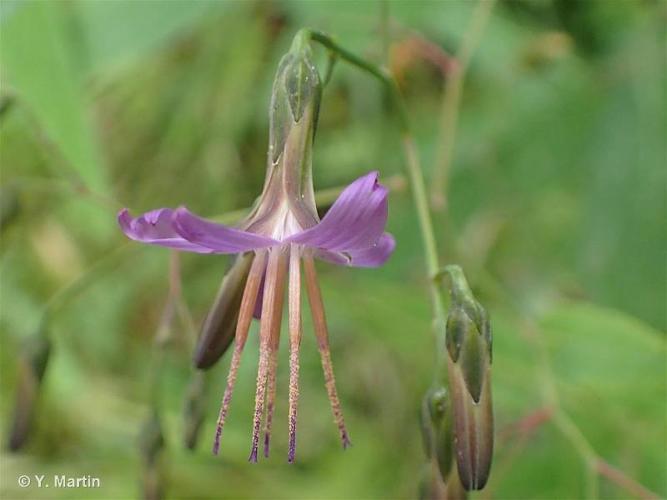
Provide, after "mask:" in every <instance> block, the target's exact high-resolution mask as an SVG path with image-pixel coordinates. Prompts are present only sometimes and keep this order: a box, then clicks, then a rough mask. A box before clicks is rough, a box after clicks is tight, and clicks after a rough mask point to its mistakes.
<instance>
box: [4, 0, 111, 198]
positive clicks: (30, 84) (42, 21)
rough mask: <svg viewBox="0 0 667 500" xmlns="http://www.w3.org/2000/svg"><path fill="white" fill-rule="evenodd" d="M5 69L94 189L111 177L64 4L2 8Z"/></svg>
mask: <svg viewBox="0 0 667 500" xmlns="http://www.w3.org/2000/svg"><path fill="white" fill-rule="evenodd" d="M2 31H3V33H2V43H1V44H0V57H1V59H0V60H1V63H2V69H3V73H4V72H5V71H6V72H7V78H8V81H9V83H10V84H11V85H12V87H13V89H14V90H15V91H16V93H17V94H18V95H19V97H20V99H21V101H22V102H23V103H24V104H25V105H26V106H27V107H28V108H29V109H30V110H31V111H32V113H33V114H34V116H35V117H36V118H37V120H38V122H39V124H40V125H41V126H42V127H43V129H44V131H45V132H46V134H47V136H48V137H49V139H50V140H51V141H52V142H53V143H54V144H55V145H56V146H57V148H58V149H59V151H60V152H61V153H62V156H63V158H64V159H65V161H66V162H67V165H68V167H71V168H72V169H73V170H74V171H75V172H76V174H77V176H78V177H79V178H80V179H81V181H82V182H83V183H84V184H85V185H86V186H87V187H88V188H90V189H92V190H94V191H96V192H105V191H106V190H107V188H108V180H107V176H106V173H105V171H104V168H103V164H102V161H101V158H100V154H99V151H98V148H97V145H96V142H95V137H94V133H93V129H92V127H91V125H90V121H89V117H88V116H87V113H86V104H87V103H86V101H85V98H84V93H83V87H82V81H81V75H80V74H79V73H78V72H77V71H76V62H75V58H74V55H73V53H72V51H71V48H70V46H69V45H68V43H67V40H66V18H65V11H64V4H60V3H55V2H25V3H22V4H18V6H17V5H16V4H13V3H10V4H9V5H8V6H6V7H5V11H4V12H3V25H2Z"/></svg>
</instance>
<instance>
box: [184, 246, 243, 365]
mask: <svg viewBox="0 0 667 500" xmlns="http://www.w3.org/2000/svg"><path fill="white" fill-rule="evenodd" d="M252 259H253V254H252V253H247V254H244V255H239V256H238V257H237V258H236V260H235V261H234V263H233V264H232V266H231V267H230V268H229V270H228V271H227V273H226V274H225V277H224V278H223V280H222V284H221V285H220V290H219V291H218V295H217V296H216V297H215V301H214V302H213V306H212V307H211V309H210V311H209V313H208V315H207V316H206V319H205V320H204V324H203V325H202V329H201V333H200V334H199V340H198V341H197V346H196V347H195V353H194V356H193V361H194V365H195V366H196V367H197V368H199V369H201V370H205V369H207V368H210V367H211V366H213V365H214V364H215V363H216V362H217V361H218V360H219V359H220V357H221V356H222V355H223V354H224V353H225V351H227V349H228V348H229V346H230V344H231V343H232V341H233V340H234V335H235V333H236V323H237V322H238V318H239V308H240V307H241V298H242V297H243V289H244V288H245V283H246V280H247V278H248V273H249V272H250V265H251V264H252Z"/></svg>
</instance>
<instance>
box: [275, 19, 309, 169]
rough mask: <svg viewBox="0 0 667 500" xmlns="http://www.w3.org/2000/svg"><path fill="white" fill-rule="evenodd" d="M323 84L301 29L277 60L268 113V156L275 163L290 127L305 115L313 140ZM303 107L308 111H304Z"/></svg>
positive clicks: (306, 37)
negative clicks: (286, 50) (286, 51)
mask: <svg viewBox="0 0 667 500" xmlns="http://www.w3.org/2000/svg"><path fill="white" fill-rule="evenodd" d="M321 96H322V85H321V83H320V77H319V74H318V72H317V69H316V68H315V65H314V64H313V61H312V53H311V49H310V44H309V39H308V34H307V32H305V31H300V32H299V33H297V35H296V36H295V37H294V41H293V42H292V47H291V48H290V51H289V52H288V53H287V54H285V55H284V56H283V58H282V59H281V60H280V63H279V64H278V71H277V72H276V77H275V79H274V82H273V90H272V92H271V111H270V113H269V121H270V126H269V156H270V159H271V161H272V163H274V164H275V163H277V162H278V159H279V158H280V156H281V155H282V154H283V151H284V149H285V144H286V143H287V138H288V136H289V132H290V130H291V128H292V127H293V126H294V125H295V124H297V123H299V122H301V120H302V118H304V114H306V119H307V121H309V122H310V123H309V124H307V127H306V128H308V126H309V125H310V124H311V123H312V125H313V126H312V130H311V137H310V141H311V142H312V140H313V137H314V136H315V127H316V124H317V117H318V114H319V107H320V98H321ZM306 111H310V112H309V113H306Z"/></svg>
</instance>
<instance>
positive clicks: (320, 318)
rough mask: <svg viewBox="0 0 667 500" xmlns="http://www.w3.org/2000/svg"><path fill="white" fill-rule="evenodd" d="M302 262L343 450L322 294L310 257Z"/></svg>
mask: <svg viewBox="0 0 667 500" xmlns="http://www.w3.org/2000/svg"><path fill="white" fill-rule="evenodd" d="M303 261H304V262H303V267H304V270H305V272H306V289H307V290H308V301H309V302H310V310H311V312H312V315H313V326H314V328H315V335H316V337H317V345H318V348H319V351H320V358H321V360H322V370H323V371H324V384H325V386H326V388H327V394H328V395H329V401H330V402H331V410H332V411H333V415H334V420H335V422H336V425H337V426H338V432H339V433H340V439H341V442H342V443H343V448H347V447H348V446H349V445H350V444H351V443H350V438H349V435H348V433H347V430H346V429H345V421H344V420H343V412H342V410H341V408H340V400H339V399H338V392H337V391H336V379H335V378H334V373H333V365H332V364H331V351H330V349H329V332H328V330H327V322H326V317H325V315H324V305H323V304H322V293H321V292H320V286H319V284H318V282H317V273H316V271H315V262H314V261H313V258H312V256H304V258H303Z"/></svg>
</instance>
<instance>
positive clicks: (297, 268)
mask: <svg viewBox="0 0 667 500" xmlns="http://www.w3.org/2000/svg"><path fill="white" fill-rule="evenodd" d="M299 259H300V255H299V249H298V247H297V246H296V245H293V246H292V249H291V253H290V262H289V291H288V296H289V302H288V306H289V341H290V342H289V345H290V355H289V424H288V425H289V453H288V455H287V461H288V462H289V463H293V462H294V455H295V452H296V414H297V404H298V400H299V346H300V345H301V262H300V260H299Z"/></svg>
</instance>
